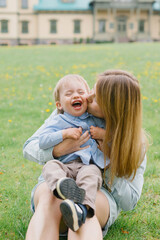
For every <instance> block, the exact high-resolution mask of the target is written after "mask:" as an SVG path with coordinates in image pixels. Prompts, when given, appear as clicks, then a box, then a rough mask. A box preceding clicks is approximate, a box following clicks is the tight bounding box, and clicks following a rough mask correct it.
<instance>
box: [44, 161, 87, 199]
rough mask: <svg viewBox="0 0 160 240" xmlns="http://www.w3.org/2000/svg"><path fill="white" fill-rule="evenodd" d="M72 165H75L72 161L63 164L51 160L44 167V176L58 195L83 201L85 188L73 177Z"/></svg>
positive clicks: (62, 197)
mask: <svg viewBox="0 0 160 240" xmlns="http://www.w3.org/2000/svg"><path fill="white" fill-rule="evenodd" d="M72 165H74V164H72V162H71V163H69V164H63V163H62V162H60V161H57V160H53V161H49V162H47V163H46V165H45V166H44V168H43V176H44V179H45V181H46V183H47V185H48V186H49V188H50V190H51V191H52V192H53V193H54V195H55V196H56V197H58V198H61V199H71V200H73V201H74V202H79V203H81V202H83V200H84V196H85V190H83V189H81V188H79V187H78V186H77V184H76V182H75V181H74V180H73V179H72V178H73V176H72ZM68 166H69V167H68Z"/></svg>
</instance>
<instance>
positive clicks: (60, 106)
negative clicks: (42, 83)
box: [56, 101, 63, 111]
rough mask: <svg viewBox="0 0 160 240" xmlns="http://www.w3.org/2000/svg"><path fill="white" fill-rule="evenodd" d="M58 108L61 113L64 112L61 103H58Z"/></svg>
mask: <svg viewBox="0 0 160 240" xmlns="http://www.w3.org/2000/svg"><path fill="white" fill-rule="evenodd" d="M56 107H57V109H58V110H60V111H61V110H63V108H62V105H61V103H60V102H59V101H57V102H56Z"/></svg>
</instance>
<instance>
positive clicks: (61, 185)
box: [53, 178, 85, 203]
mask: <svg viewBox="0 0 160 240" xmlns="http://www.w3.org/2000/svg"><path fill="white" fill-rule="evenodd" d="M53 193H54V195H55V196H56V197H58V198H61V199H63V200H65V199H70V200H72V201H73V202H77V203H82V202H83V200H84V197H85V190H84V189H82V188H79V187H78V186H77V184H76V182H75V181H74V179H72V178H61V179H59V180H58V181H57V185H56V189H55V190H54V191H53Z"/></svg>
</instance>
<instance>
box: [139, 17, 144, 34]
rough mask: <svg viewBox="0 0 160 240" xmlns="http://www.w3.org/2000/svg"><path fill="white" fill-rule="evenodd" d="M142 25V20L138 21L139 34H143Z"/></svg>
mask: <svg viewBox="0 0 160 240" xmlns="http://www.w3.org/2000/svg"><path fill="white" fill-rule="evenodd" d="M144 23H145V21H144V20H140V21H139V32H140V33H144Z"/></svg>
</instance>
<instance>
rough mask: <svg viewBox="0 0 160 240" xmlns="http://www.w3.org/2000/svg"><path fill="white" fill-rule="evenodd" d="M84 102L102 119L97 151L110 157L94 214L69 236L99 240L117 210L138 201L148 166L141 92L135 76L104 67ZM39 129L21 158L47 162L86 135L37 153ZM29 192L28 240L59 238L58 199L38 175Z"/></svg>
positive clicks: (62, 227)
mask: <svg viewBox="0 0 160 240" xmlns="http://www.w3.org/2000/svg"><path fill="white" fill-rule="evenodd" d="M88 100H89V104H88V111H89V112H90V113H92V114H93V115H95V113H96V116H98V117H103V118H104V119H105V121H106V134H105V138H104V141H103V143H102V144H101V150H103V152H104V156H107V157H109V158H110V167H109V168H108V169H106V170H105V171H104V180H105V184H104V187H103V188H102V189H101V191H99V192H98V193H97V197H96V216H94V217H93V218H88V219H87V220H86V222H85V224H83V225H82V227H81V228H80V229H79V230H78V231H77V232H73V231H71V230H70V229H69V230H68V240H89V239H92V240H100V239H103V235H106V233H107V230H108V228H109V227H110V226H111V225H112V224H113V223H114V221H115V220H116V218H117V217H118V214H119V212H120V211H121V210H124V211H128V210H132V209H133V208H134V207H135V205H136V204H137V202H138V200H139V198H140V195H141V191H142V186H143V174H144V171H145V167H146V157H145V152H146V148H147V140H146V137H145V134H144V132H143V131H142V116H141V115H142V107H141V93H140V86H139V83H138V81H137V80H136V78H135V77H134V76H132V75H131V74H129V73H128V72H124V71H120V70H112V71H106V72H104V73H102V74H100V75H99V76H98V81H97V84H96V88H95V90H94V92H93V94H92V95H90V96H89V98H88ZM96 101H97V102H96ZM51 117H52V116H51ZM41 128H43V126H42V127H41ZM41 128H40V129H39V130H38V131H37V132H36V133H35V134H34V135H33V136H32V137H31V138H30V139H29V140H28V141H27V142H26V143H25V146H24V157H25V158H27V159H30V160H34V161H39V162H45V161H47V160H49V159H53V157H54V158H56V157H59V156H61V155H64V154H67V153H70V152H73V151H77V150H79V149H80V147H81V145H82V144H83V143H84V142H86V141H87V140H88V138H89V135H88V133H87V132H86V133H84V134H83V135H82V136H81V138H80V139H79V140H77V141H75V140H74V141H73V140H71V139H67V140H65V141H63V142H62V143H61V144H59V145H57V146H56V147H54V149H53V151H52V156H51V150H48V151H46V152H44V151H39V147H38V136H39V132H40V131H41ZM94 130H95V131H94ZM91 134H92V137H93V138H94V135H96V129H92V133H91ZM62 149H63V154H62ZM33 193H34V199H33V198H32V206H33V210H35V213H34V215H33V217H32V219H31V221H30V224H29V227H28V231H27V235H26V239H27V240H31V239H34V240H36V239H38V240H39V239H47V240H50V239H52V240H53V239H54V240H56V239H59V229H60V233H65V232H66V230H67V229H66V227H65V225H64V224H63V223H62V221H61V213H60V210H59V205H60V200H59V199H57V198H55V197H54V196H53V195H52V194H51V193H50V191H49V189H48V187H47V185H46V183H45V182H44V181H41V179H40V182H39V184H38V186H36V188H35V189H34V191H33ZM34 208H35V209H34Z"/></svg>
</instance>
